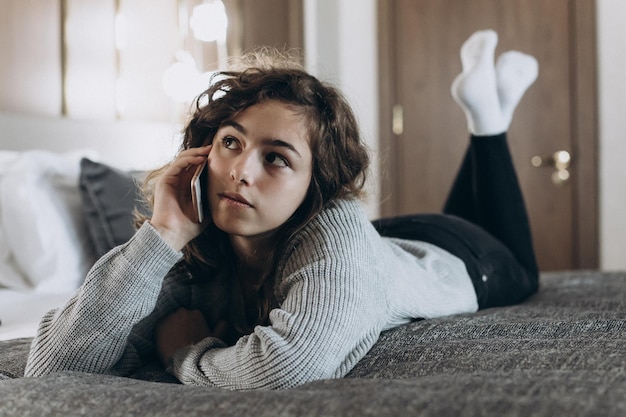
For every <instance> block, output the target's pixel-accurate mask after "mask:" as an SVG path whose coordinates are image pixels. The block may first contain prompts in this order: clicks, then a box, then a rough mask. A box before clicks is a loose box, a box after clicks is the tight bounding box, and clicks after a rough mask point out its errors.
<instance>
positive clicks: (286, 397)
mask: <svg viewBox="0 0 626 417" xmlns="http://www.w3.org/2000/svg"><path fill="white" fill-rule="evenodd" d="M625 342H626V273H599V272H584V271H583V272H567V273H551V274H544V275H543V276H542V278H541V288H540V291H539V293H538V294H536V295H535V296H533V297H532V298H530V299H529V300H527V301H526V302H524V303H522V304H520V305H516V306H511V307H504V308H493V309H488V310H484V311H480V312H478V313H476V314H464V315H457V316H451V317H445V318H441V319H434V320H424V321H417V322H414V323H411V324H409V325H406V326H402V327H400V328H397V329H394V330H392V331H388V332H386V333H384V334H383V335H382V336H381V338H380V340H379V342H378V343H377V344H376V345H375V346H374V347H373V349H372V350H371V351H370V352H369V353H368V355H367V356H366V357H365V358H364V359H363V360H362V361H361V362H360V363H359V364H358V365H357V366H356V367H355V368H354V369H353V370H352V372H351V373H350V374H349V375H348V376H347V377H346V378H344V379H338V380H324V381H317V382H313V383H309V384H306V385H303V386H301V387H298V388H295V389H291V390H287V391H252V392H229V391H224V390H219V389H214V388H203V387H189V386H182V385H177V384H172V383H166V382H154V381H167V380H168V377H167V375H164V374H162V373H161V372H159V371H158V370H155V369H146V370H144V371H143V372H142V373H141V374H139V375H137V378H144V379H150V380H152V381H146V380H142V379H134V378H119V377H113V376H106V375H91V374H81V373H70V372H64V373H58V374H52V375H48V376H46V377H42V378H22V377H21V375H22V373H23V369H24V362H25V359H26V355H27V351H28V345H29V340H28V339H18V340H12V341H6V342H0V416H20V417H29V416H47V415H55V416H56V415H59V416H201V415H202V416H205V415H206V416H334V415H341V416H404V415H407V416H550V417H553V416H623V415H626V345H625ZM3 378H4V379H3Z"/></svg>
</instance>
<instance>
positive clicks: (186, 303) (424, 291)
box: [26, 201, 477, 390]
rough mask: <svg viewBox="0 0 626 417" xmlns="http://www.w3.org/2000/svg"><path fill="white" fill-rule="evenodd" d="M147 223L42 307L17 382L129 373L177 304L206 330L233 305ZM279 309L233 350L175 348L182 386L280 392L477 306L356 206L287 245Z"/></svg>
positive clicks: (445, 265)
mask: <svg viewBox="0 0 626 417" xmlns="http://www.w3.org/2000/svg"><path fill="white" fill-rule="evenodd" d="M181 256H182V255H181V253H179V252H176V251H174V250H173V249H172V248H171V247H169V246H168V245H167V244H166V243H165V242H164V241H163V240H162V239H161V238H160V236H159V235H158V233H157V232H156V231H155V230H154V229H153V228H152V227H151V226H150V224H149V223H145V224H144V225H143V226H142V227H141V228H140V229H139V230H138V231H137V233H136V234H135V236H134V237H133V238H132V239H131V240H130V241H129V242H128V243H126V244H125V245H122V246H119V247H117V248H115V249H113V250H112V251H111V252H109V253H108V254H107V255H105V256H104V257H103V258H101V259H100V260H99V261H98V262H97V263H96V264H95V265H94V267H93V268H92V269H91V271H90V272H89V274H88V276H87V278H86V280H85V282H84V284H83V285H82V286H81V287H80V288H79V289H78V291H77V293H76V294H75V296H74V297H73V298H72V299H71V300H70V301H69V302H68V303H67V304H66V305H65V306H63V307H62V308H59V309H57V310H53V311H50V312H49V313H48V314H46V315H45V316H44V317H43V319H42V322H41V324H40V327H39V330H38V334H37V336H36V337H35V338H34V340H33V343H32V347H31V351H30V355H29V359H28V364H27V368H26V375H27V376H40V375H45V374H48V373H51V372H55V371H59V370H74V371H84V372H93V373H112V374H116V375H129V374H131V373H132V372H133V370H136V369H138V368H139V367H141V366H142V365H144V364H145V363H146V362H147V361H150V360H154V359H155V358H156V356H155V355H156V353H155V352H156V349H155V345H154V341H153V337H152V334H153V329H154V327H155V324H156V322H157V321H158V320H159V319H160V318H162V317H164V316H165V315H167V314H169V313H171V312H173V311H175V310H177V309H178V308H180V307H186V308H197V309H200V310H201V311H202V312H203V314H204V316H205V317H206V319H207V321H208V322H209V325H212V324H214V323H215V322H216V321H217V320H218V319H219V318H220V317H223V314H224V311H225V309H229V308H232V305H233V303H234V304H236V303H237V299H236V297H234V298H233V294H232V290H231V289H232V285H229V282H230V281H232V280H229V279H228V277H224V276H217V277H215V278H214V279H207V280H195V279H194V280H191V279H190V277H189V274H188V273H185V272H184V270H183V269H181V268H177V267H175V266H176V264H177V263H178V262H179V261H180V260H181ZM275 295H276V298H277V300H278V305H279V307H278V308H275V309H274V310H272V311H271V313H270V322H271V324H270V325H268V326H256V327H255V329H254V331H253V332H252V333H251V334H249V335H247V336H243V337H241V338H240V339H239V340H238V342H237V343H236V344H235V345H234V346H226V345H225V343H224V342H222V341H221V340H219V339H217V338H213V337H209V338H206V339H204V340H202V341H201V342H199V343H197V344H195V345H193V346H189V347H186V348H184V349H180V350H179V351H177V352H176V354H175V357H174V363H173V366H172V368H171V372H172V373H173V374H174V375H175V376H176V377H177V378H178V379H179V380H180V381H181V382H183V383H185V384H195V385H213V386H218V387H223V388H228V389H238V390H246V389H255V388H273V389H283V388H289V387H294V386H297V385H300V384H303V383H305V382H307V381H312V380H317V379H323V378H338V377H342V376H344V375H345V374H346V373H347V372H348V371H350V369H352V367H353V366H354V365H355V364H356V363H357V362H358V361H359V360H360V359H361V358H362V357H363V356H364V355H365V354H366V353H367V352H368V350H369V349H370V348H371V347H372V345H373V344H374V343H375V342H376V340H377V339H378V337H379V335H380V332H381V331H383V330H385V329H390V328H393V327H395V326H398V325H401V324H403V323H406V322H408V321H410V320H412V319H415V318H432V317H437V316H443V315H449V314H454V313H461V312H472V311H476V310H477V302H476V295H475V292H474V289H473V286H472V283H471V281H470V279H469V276H468V274H467V271H466V269H465V266H464V264H463V262H462V261H461V260H459V259H458V258H456V257H454V256H452V255H451V254H449V253H447V252H445V251H443V250H441V249H439V248H437V247H435V246H433V245H430V244H426V243H423V242H411V241H406V240H399V239H387V238H381V237H380V236H379V235H378V233H377V232H376V230H375V229H374V228H373V227H372V225H371V224H370V222H369V221H368V220H367V218H366V217H365V215H364V213H363V212H362V210H361V207H360V204H359V203H358V202H356V201H339V202H337V203H334V204H332V205H330V207H328V208H326V209H325V210H324V211H323V212H322V213H321V214H320V215H319V216H317V218H316V219H315V220H313V221H312V222H311V223H310V224H309V225H307V226H306V227H305V228H304V229H303V230H302V231H301V232H299V233H298V235H297V236H296V237H295V238H294V240H293V241H292V242H291V243H290V245H289V249H288V250H287V251H286V253H285V254H284V255H283V256H282V258H281V261H280V263H279V267H278V271H277V276H276V278H275Z"/></svg>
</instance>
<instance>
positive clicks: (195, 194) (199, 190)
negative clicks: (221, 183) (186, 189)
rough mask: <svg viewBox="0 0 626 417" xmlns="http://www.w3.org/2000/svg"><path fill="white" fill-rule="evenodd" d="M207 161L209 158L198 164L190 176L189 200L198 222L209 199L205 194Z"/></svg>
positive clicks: (207, 205)
mask: <svg viewBox="0 0 626 417" xmlns="http://www.w3.org/2000/svg"><path fill="white" fill-rule="evenodd" d="M208 162H209V160H208V159H206V160H205V161H204V162H203V163H202V164H200V165H199V166H198V168H196V172H195V173H194V174H193V177H192V178H191V200H192V202H193V206H194V208H195V211H196V218H197V220H198V223H202V222H203V221H204V217H205V215H206V212H207V210H208V208H209V201H208V199H207V196H206V190H207V187H208V181H209V173H208V170H209V169H208Z"/></svg>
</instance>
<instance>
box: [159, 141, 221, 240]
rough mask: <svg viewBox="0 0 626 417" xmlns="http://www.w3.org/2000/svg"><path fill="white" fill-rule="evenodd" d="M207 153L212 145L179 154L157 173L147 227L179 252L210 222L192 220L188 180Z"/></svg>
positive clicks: (192, 212)
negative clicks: (150, 215)
mask: <svg viewBox="0 0 626 417" xmlns="http://www.w3.org/2000/svg"><path fill="white" fill-rule="evenodd" d="M210 151H211V145H208V146H203V147H200V148H190V149H186V150H184V151H182V152H181V153H180V154H179V155H178V156H177V157H176V159H175V160H174V161H173V162H172V163H171V164H170V165H169V166H168V167H167V168H166V169H165V170H164V171H163V172H162V173H161V174H160V177H159V178H158V179H157V182H156V185H155V189H154V208H153V211H152V218H151V219H150V224H151V225H152V227H154V228H155V229H156V231H157V232H158V233H159V234H160V235H161V237H162V238H163V240H165V241H166V242H167V243H168V244H169V245H170V246H172V247H173V248H174V249H176V250H179V251H180V250H182V248H183V247H185V245H186V244H187V243H188V242H189V241H190V240H192V239H194V238H195V237H197V236H198V235H199V234H200V233H201V232H202V230H203V229H204V227H206V225H207V224H208V222H209V221H210V219H209V218H207V219H205V220H204V222H203V223H202V224H198V223H196V222H195V221H194V219H195V218H196V215H195V212H194V206H193V203H192V198H191V178H192V177H193V174H194V172H195V170H196V167H197V166H199V165H200V164H201V163H202V162H204V161H205V160H206V158H208V155H209V152H210ZM203 191H204V192H207V191H208V190H203Z"/></svg>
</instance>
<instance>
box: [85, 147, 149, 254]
mask: <svg viewBox="0 0 626 417" xmlns="http://www.w3.org/2000/svg"><path fill="white" fill-rule="evenodd" d="M142 178H143V173H142V172H125V171H121V170H119V169H116V168H113V167H111V166H109V165H106V164H103V163H99V162H94V161H92V160H90V159H87V158H83V159H82V160H81V162H80V179H79V188H80V195H81V198H82V203H83V212H84V214H85V220H86V222H87V230H88V232H89V236H90V238H91V241H92V243H93V246H94V248H95V250H96V255H97V256H98V257H100V256H102V255H104V254H105V253H107V252H108V251H109V250H111V249H112V248H114V247H115V246H118V245H120V244H123V243H125V242H127V241H128V239H130V238H131V237H132V236H133V234H134V233H135V227H134V224H133V211H134V209H135V207H137V209H138V210H139V211H140V212H141V213H144V214H147V215H149V213H150V211H149V209H148V208H147V207H146V206H145V205H144V204H143V202H142V199H141V191H140V187H139V184H140V181H141V179H142Z"/></svg>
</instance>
